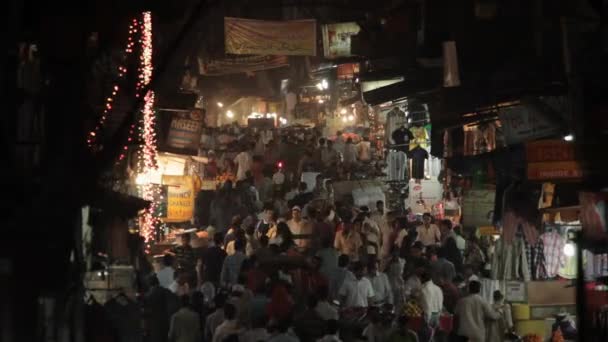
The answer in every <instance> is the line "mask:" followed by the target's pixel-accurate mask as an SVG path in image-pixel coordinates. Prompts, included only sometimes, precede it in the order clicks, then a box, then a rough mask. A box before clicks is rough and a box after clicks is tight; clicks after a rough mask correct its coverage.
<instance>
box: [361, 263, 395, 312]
mask: <svg viewBox="0 0 608 342" xmlns="http://www.w3.org/2000/svg"><path fill="white" fill-rule="evenodd" d="M367 278H368V279H369V281H370V282H371V283H372V287H373V289H374V299H373V303H374V304H376V305H378V304H393V290H392V288H391V284H390V282H389V280H388V276H387V275H386V273H384V272H380V271H379V270H378V261H377V260H373V261H371V262H370V264H369V272H368V275H367Z"/></svg>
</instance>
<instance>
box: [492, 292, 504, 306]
mask: <svg viewBox="0 0 608 342" xmlns="http://www.w3.org/2000/svg"><path fill="white" fill-rule="evenodd" d="M492 296H493V297H494V303H497V304H502V301H503V300H504V299H505V296H504V295H503V294H502V292H500V290H496V291H494V293H493V295H492Z"/></svg>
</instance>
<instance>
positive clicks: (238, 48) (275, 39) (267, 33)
mask: <svg viewBox="0 0 608 342" xmlns="http://www.w3.org/2000/svg"><path fill="white" fill-rule="evenodd" d="M224 44H225V48H226V53H229V54H234V55H264V56H267V55H286V56H316V55H317V22H316V21H315V20H314V19H306V20H289V21H269V20H255V19H243V18H231V17H225V18H224Z"/></svg>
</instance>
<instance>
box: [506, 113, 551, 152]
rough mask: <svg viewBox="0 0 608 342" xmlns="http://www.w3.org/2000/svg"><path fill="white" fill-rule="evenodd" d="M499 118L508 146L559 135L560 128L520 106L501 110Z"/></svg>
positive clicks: (538, 114)
mask: <svg viewBox="0 0 608 342" xmlns="http://www.w3.org/2000/svg"><path fill="white" fill-rule="evenodd" d="M498 117H499V118H500V121H501V123H502V125H503V133H504V137H505V142H506V143H507V145H511V144H519V143H522V142H525V141H528V140H533V139H539V138H544V137H548V136H551V135H555V134H559V133H560V127H559V126H558V125H556V124H554V123H552V122H550V121H548V120H546V119H545V118H544V116H543V115H541V114H540V113H538V112H536V111H535V110H533V109H532V108H529V107H527V106H523V105H519V106H513V107H507V108H503V109H500V110H499V112H498Z"/></svg>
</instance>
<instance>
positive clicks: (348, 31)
mask: <svg viewBox="0 0 608 342" xmlns="http://www.w3.org/2000/svg"><path fill="white" fill-rule="evenodd" d="M321 29H322V32H323V55H324V56H325V58H338V57H350V56H352V52H351V39H350V38H351V37H352V36H354V35H356V34H358V33H359V31H360V30H361V27H359V25H358V24H357V23H356V22H347V23H335V24H327V25H323V26H322V28H321Z"/></svg>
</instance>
